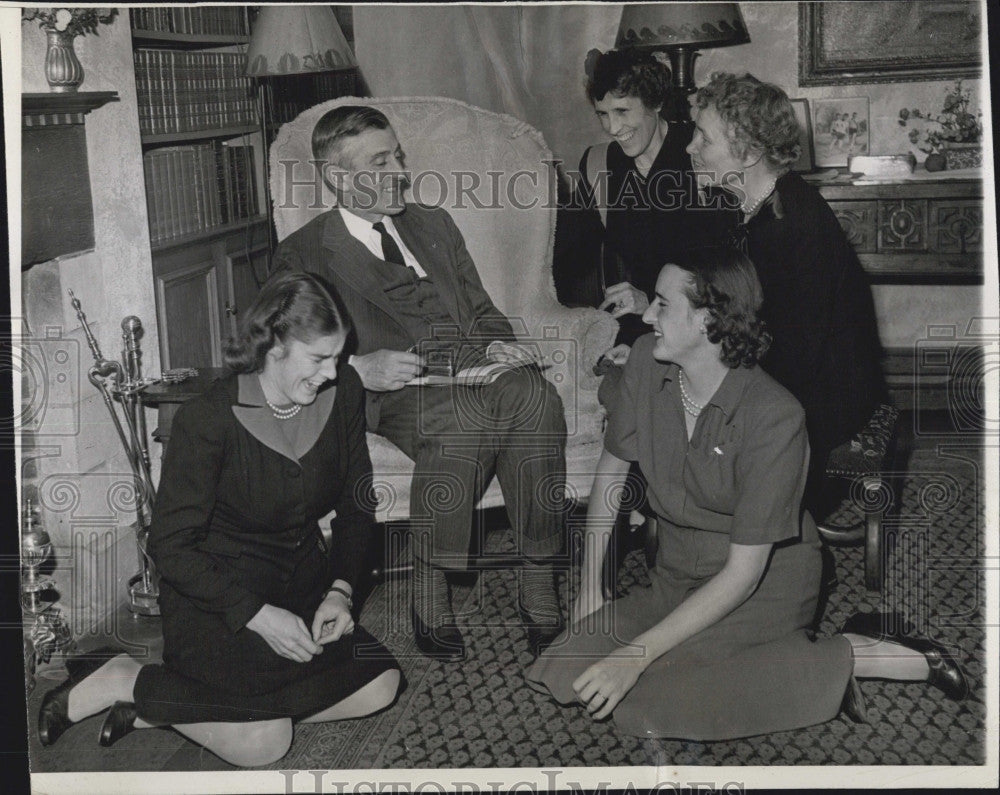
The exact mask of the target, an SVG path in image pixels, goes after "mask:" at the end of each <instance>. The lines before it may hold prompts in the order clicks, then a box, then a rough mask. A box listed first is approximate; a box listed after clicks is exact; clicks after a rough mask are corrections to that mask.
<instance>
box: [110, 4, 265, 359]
mask: <svg viewBox="0 0 1000 795" xmlns="http://www.w3.org/2000/svg"><path fill="white" fill-rule="evenodd" d="M130 17H131V27H132V47H133V55H134V64H135V76H136V94H137V105H138V115H139V131H140V139H141V143H142V149H143V171H144V176H145V181H146V205H147V213H148V217H149V239H150V247H151V249H152V257H153V282H154V289H155V294H156V308H157V323H158V326H159V331H160V333H159V338H160V359H161V362H162V365H163V367H164V369H167V368H173V367H199V368H205V367H219V366H220V365H221V364H222V360H221V351H222V345H223V342H224V340H225V339H226V338H227V337H229V336H230V335H231V334H233V333H234V332H235V331H236V322H237V318H238V314H239V311H240V308H241V307H244V306H247V305H248V304H249V303H250V302H251V301H252V300H253V298H254V296H256V294H257V292H258V290H259V289H260V286H261V285H262V284H263V282H264V280H266V278H267V276H268V268H269V262H268V254H269V243H270V231H269V230H268V229H267V223H266V213H265V210H266V206H265V202H266V201H267V195H266V187H265V186H266V182H265V179H264V145H263V142H262V141H261V134H260V119H259V111H258V107H257V100H256V92H255V87H254V85H253V83H252V81H251V79H250V78H247V77H245V76H244V70H245V66H246V47H247V43H248V42H249V40H250V19H249V14H248V9H247V8H245V7H235V6H234V7H220V6H215V7H143V8H133V9H131V11H130Z"/></svg>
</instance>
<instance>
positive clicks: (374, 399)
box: [276, 106, 566, 658]
mask: <svg viewBox="0 0 1000 795" xmlns="http://www.w3.org/2000/svg"><path fill="white" fill-rule="evenodd" d="M312 150H313V157H314V160H315V161H316V163H317V168H319V169H320V170H321V176H322V178H323V181H324V183H325V184H326V185H327V186H328V187H329V188H330V189H331V190H332V191H333V192H334V193H335V194H336V196H337V206H336V207H335V208H334V209H331V210H329V211H327V212H326V213H324V214H322V215H320V216H319V217H317V218H315V219H314V220H312V221H311V222H309V223H308V224H306V225H305V226H304V227H302V228H301V229H299V230H298V231H297V232H295V233H293V234H292V235H289V237H288V238H287V239H285V240H284V241H283V242H282V243H281V245H280V246H279V248H278V252H277V255H276V264H277V266H278V267H279V268H281V267H291V268H298V269H302V270H306V271H309V272H312V273H314V274H316V275H318V276H320V277H321V278H323V279H324V280H326V282H327V283H328V284H329V285H330V286H331V287H332V288H333V291H334V293H335V294H336V295H337V296H339V297H340V299H341V300H342V302H343V304H344V306H345V308H346V310H347V314H348V315H349V317H350V319H351V322H352V323H353V326H354V330H355V333H356V335H357V340H356V350H355V352H354V354H353V355H352V356H350V359H349V361H350V364H351V365H352V366H353V367H354V368H355V369H356V370H357V372H358V374H359V375H360V376H361V381H362V383H363V384H364V386H365V389H366V396H367V400H366V413H367V419H368V429H369V430H371V431H374V432H375V433H378V434H380V435H382V436H384V437H385V438H387V439H389V440H390V441H392V442H393V443H395V444H396V445H397V446H398V447H399V448H400V449H402V450H403V452H405V453H406V454H407V455H408V456H409V457H410V458H411V459H413V461H414V464H415V469H414V474H413V487H412V491H411V505H410V516H411V521H412V526H413V535H412V542H413V545H414V557H415V565H414V575H413V593H414V602H413V611H412V618H413V624H414V631H415V632H416V638H417V643H418V646H419V647H420V648H421V650H423V651H424V652H425V653H428V654H432V655H435V656H443V657H449V658H456V657H461V656H463V655H464V643H463V640H462V636H461V633H459V631H458V630H457V628H456V627H455V626H454V616H453V614H452V612H451V606H450V600H449V598H448V588H447V582H446V580H445V577H444V571H443V570H444V569H447V568H451V569H464V568H465V567H466V565H467V559H468V551H469V547H470V540H471V539H470V533H471V529H472V518H473V508H474V506H475V504H476V503H477V502H478V501H479V498H480V496H481V495H482V493H483V491H484V490H485V488H486V486H487V485H488V484H489V482H490V480H491V479H492V477H493V475H494V474H496V476H497V478H498V480H499V481H500V486H501V489H502V491H503V494H504V501H505V503H506V506H507V512H508V514H509V516H510V520H511V525H512V527H513V528H514V531H515V534H516V536H517V539H518V543H519V546H520V551H521V553H522V554H523V555H524V556H525V558H526V562H525V567H524V568H523V569H522V571H521V594H520V604H519V608H520V610H521V615H522V619H524V620H525V621H526V623H527V625H528V635H529V640H530V642H531V646H532V649H533V651H535V652H536V653H537V650H538V649H539V648H540V647H542V646H544V645H545V644H546V643H547V642H549V641H551V639H552V638H554V637H555V636H556V635H557V634H558V633H559V631H560V630H561V620H560V618H559V610H558V602H557V599H556V593H555V584H554V579H553V571H552V567H551V564H550V563H548V562H546V559H547V558H549V557H550V556H551V555H553V554H555V553H556V552H557V551H558V550H559V549H560V547H561V546H562V536H563V515H562V505H561V504H554V502H553V500H551V499H548V500H546V499H545V494H546V493H553V492H558V491H559V489H560V488H561V486H562V484H563V483H564V481H565V471H566V460H565V445H566V423H565V418H564V416H563V408H562V402H561V401H560V399H559V396H558V395H557V394H556V392H555V390H554V389H553V387H552V385H551V384H549V383H548V382H547V381H545V379H544V378H543V376H542V373H541V370H540V369H539V368H538V367H535V366H531V365H529V366H522V367H519V368H517V369H512V370H510V371H508V372H505V373H504V374H503V375H501V376H500V377H499V378H498V379H497V380H496V381H494V382H493V383H492V384H489V385H487V386H482V387H456V386H449V387H422V386H415V385H412V383H411V382H413V381H414V379H416V378H418V377H419V376H420V375H421V374H423V373H424V371H425V365H426V364H427V362H426V361H425V357H424V356H422V355H421V354H420V353H418V351H423V350H426V348H427V346H432V347H434V348H436V349H438V350H443V351H444V355H445V356H446V357H450V359H451V360H452V361H453V362H454V366H455V370H456V371H457V370H458V369H460V368H461V367H464V366H467V365H469V364H475V363H481V362H485V361H488V360H501V361H502V360H507V361H525V360H528V359H530V358H531V355H530V352H529V351H528V349H527V347H526V346H521V345H519V344H518V343H517V341H516V338H515V336H514V333H513V331H512V329H511V325H510V323H509V322H508V320H507V318H506V317H505V316H504V315H503V313H502V312H500V310H499V309H497V307H496V306H495V305H494V304H493V301H492V300H491V299H490V297H489V295H487V293H486V291H485V290H484V289H483V286H482V282H481V281H480V278H479V274H478V273H477V271H476V267H475V264H474V263H473V261H472V258H471V257H470V256H469V253H468V251H467V250H466V248H465V243H464V241H463V239H462V235H461V233H460V232H459V231H458V228H457V227H456V226H455V223H454V221H452V219H451V216H450V215H448V213H447V212H446V211H445V210H444V209H440V208H429V207H424V206H421V205H419V204H407V203H406V202H405V201H404V199H403V191H404V190H405V188H406V187H407V186H408V184H409V176H408V174H407V172H406V170H405V156H404V154H403V150H402V147H401V146H400V144H399V141H398V140H397V138H396V134H395V132H394V131H393V129H392V126H391V125H390V124H389V120H388V119H387V118H386V117H385V116H384V115H383V114H382V113H381V112H379V111H378V110H375V109H374V108H369V107H362V106H342V107H339V108H335V109H333V110H331V111H329V112H328V113H326V114H325V115H324V116H323V117H322V118H321V119H320V120H319V121H318V122H317V124H316V127H315V128H314V130H313V135H312ZM376 475H377V473H376ZM546 489H548V491H547V492H545V490H546Z"/></svg>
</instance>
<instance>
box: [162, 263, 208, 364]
mask: <svg viewBox="0 0 1000 795" xmlns="http://www.w3.org/2000/svg"><path fill="white" fill-rule="evenodd" d="M154 278H155V286H156V313H157V316H158V317H157V319H158V321H159V324H160V358H161V361H162V362H163V369H165V370H167V369H171V368H175V367H221V366H222V334H221V333H220V332H221V328H222V323H221V321H220V316H219V315H220V312H219V307H220V302H219V301H220V296H219V293H220V290H219V288H220V284H219V268H218V265H217V263H216V261H215V259H214V258H211V257H210V258H208V259H203V260H201V261H200V262H195V263H194V264H192V265H187V266H184V267H180V268H176V269H171V270H169V271H166V272H162V273H158V274H156V275H155V277H154Z"/></svg>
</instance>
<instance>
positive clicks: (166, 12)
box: [131, 6, 250, 36]
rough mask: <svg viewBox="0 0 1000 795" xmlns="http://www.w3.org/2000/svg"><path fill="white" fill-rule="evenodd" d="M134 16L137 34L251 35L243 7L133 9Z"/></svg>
mask: <svg viewBox="0 0 1000 795" xmlns="http://www.w3.org/2000/svg"><path fill="white" fill-rule="evenodd" d="M131 16H132V29H133V30H150V31H156V32H158V33H187V34H203V35H213V34H217V35H223V36H249V35H250V31H249V29H248V28H247V17H246V14H245V13H244V10H243V8H242V7H240V8H223V7H220V6H208V7H205V8H191V7H177V8H156V7H150V8H133V9H131Z"/></svg>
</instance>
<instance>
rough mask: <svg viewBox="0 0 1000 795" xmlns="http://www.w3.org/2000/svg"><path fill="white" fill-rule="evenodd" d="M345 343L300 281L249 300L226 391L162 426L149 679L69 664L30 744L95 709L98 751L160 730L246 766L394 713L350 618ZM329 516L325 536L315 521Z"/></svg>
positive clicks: (359, 537)
mask: <svg viewBox="0 0 1000 795" xmlns="http://www.w3.org/2000/svg"><path fill="white" fill-rule="evenodd" d="M347 333H348V328H347V326H346V324H345V322H344V320H343V319H342V318H341V316H340V314H339V312H338V311H337V309H336V306H335V304H334V302H333V301H332V299H331V298H330V295H329V293H327V292H326V290H325V289H324V288H323V287H322V286H321V285H320V284H319V283H318V282H317V281H316V280H315V279H313V278H312V277H311V276H309V275H306V274H282V275H280V276H278V277H275V278H274V279H272V280H271V281H270V282H269V283H267V284H266V285H265V286H264V288H263V290H262V291H261V293H260V295H259V296H258V298H257V300H256V301H255V302H254V304H253V306H252V307H250V309H249V311H248V312H247V313H246V315H245V316H244V317H243V319H242V321H241V326H240V335H239V336H238V337H237V338H236V339H235V340H233V341H231V342H230V344H229V346H228V349H227V351H226V361H227V364H228V365H229V367H230V369H231V370H232V371H233V375H231V376H229V377H228V378H225V379H222V380H220V381H218V382H216V383H215V384H214V385H213V387H212V388H211V389H210V390H209V391H208V392H207V393H206V394H204V395H202V396H201V397H199V398H196V399H194V400H191V401H190V402H189V403H187V404H185V405H184V406H182V407H181V409H180V410H179V411H178V412H177V416H176V419H175V420H174V423H173V432H172V435H171V439H170V445H169V447H168V449H167V453H166V457H165V459H164V464H163V472H162V476H161V479H160V486H159V489H158V494H157V498H156V503H155V506H154V510H153V523H152V527H151V530H150V535H149V553H150V555H151V556H152V559H153V561H154V562H155V564H156V568H157V570H158V572H159V574H160V578H161V580H160V607H161V611H162V616H163V641H164V649H163V664H162V665H142V664H140V663H139V662H137V661H136V660H134V659H132V658H131V657H129V656H128V655H125V654H122V655H119V656H117V657H115V658H113V659H111V660H109V661H107V662H106V663H105V664H104V665H103V666H102V667H100V668H99V669H98V670H96V671H94V672H93V673H90V675H89V676H87V673H88V671H87V670H86V669H87V667H88V666H86V664H85V663H84V662H83V661H81V662H79V664H78V665H77V666H73V665H72V661H70V663H71V664H69V665H67V667H68V668H70V672H71V676H70V679H69V680H68V681H67V682H66V683H64V684H63V685H60V686H59V687H58V688H56V689H55V690H53V691H50V692H49V693H48V694H46V698H45V699H44V701H43V703H42V707H41V713H40V715H39V720H38V731H39V736H40V739H41V741H42V743H43V744H44V745H50V744H52V743H54V742H55V741H56V740H57V739H58V738H59V736H60V735H61V734H62V733H63V731H65V729H66V728H67V727H68V726H70V725H71V724H72V723H74V722H76V721H79V720H81V719H83V718H85V717H87V716H89V715H93V714H96V713H98V712H100V711H102V710H106V709H108V708H110V711H109V713H108V716H107V718H106V719H105V721H104V725H103V726H102V728H101V735H100V741H101V743H102V744H103V745H110V744H111V743H113V742H115V741H116V740H117V739H118V738H119V737H121V736H123V735H124V734H126V733H128V732H129V731H131V730H132V729H134V728H146V727H150V726H166V725H169V726H173V728H175V729H177V731H179V732H180V733H181V734H183V735H185V736H186V737H188V738H190V739H191V740H193V741H195V742H197V743H200V744H201V745H203V746H205V747H206V748H208V749H209V750H211V751H213V752H214V753H216V754H218V755H219V756H220V757H222V758H223V759H224V760H225V761H227V762H229V763H231V764H234V765H239V766H250V765H261V764H268V763H271V762H274V761H277V760H278V759H280V758H281V757H282V756H284V755H285V753H286V752H287V751H288V748H289V745H290V744H291V740H292V721H293V720H301V721H304V722H320V721H332V720H342V719H345V718H356V717H359V716H362V715H367V714H369V713H371V712H374V711H376V710H379V709H382V708H383V707H386V706H388V705H389V704H391V703H392V701H393V700H394V699H395V697H396V693H397V691H398V689H399V684H400V671H399V667H398V664H397V663H396V661H395V660H394V658H393V657H392V655H391V654H390V653H389V651H388V650H386V649H385V648H384V647H383V646H382V645H381V644H379V643H378V642H377V641H376V640H375V639H374V638H373V637H372V636H371V635H369V634H368V633H367V632H365V631H364V630H363V629H362V628H361V627H356V626H355V623H354V619H353V618H352V615H351V610H352V603H351V595H352V588H353V584H354V583H356V582H357V580H358V577H359V575H360V573H361V567H362V565H363V561H364V556H365V551H366V548H367V545H368V542H369V539H370V538H371V534H372V532H373V524H374V516H373V512H372V502H371V500H370V499H369V489H370V479H371V461H370V459H369V456H368V448H367V446H366V443H365V423H364V408H363V406H364V404H363V398H364V392H363V389H362V387H361V382H360V380H359V378H358V376H357V375H356V374H355V372H354V371H353V370H352V369H351V368H349V367H341V368H338V360H339V357H340V353H341V350H342V348H343V346H344V340H345V338H346V336H347ZM333 510H335V511H336V515H335V518H334V519H333V521H332V536H330V537H329V538H327V537H325V536H324V535H323V533H322V532H321V530H320V527H319V523H318V520H319V519H320V518H322V517H324V516H326V515H327V514H330V513H331V511H333ZM90 667H93V666H90ZM74 672H75V675H74Z"/></svg>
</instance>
